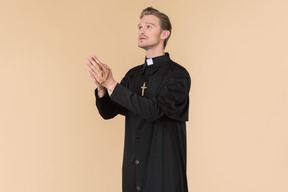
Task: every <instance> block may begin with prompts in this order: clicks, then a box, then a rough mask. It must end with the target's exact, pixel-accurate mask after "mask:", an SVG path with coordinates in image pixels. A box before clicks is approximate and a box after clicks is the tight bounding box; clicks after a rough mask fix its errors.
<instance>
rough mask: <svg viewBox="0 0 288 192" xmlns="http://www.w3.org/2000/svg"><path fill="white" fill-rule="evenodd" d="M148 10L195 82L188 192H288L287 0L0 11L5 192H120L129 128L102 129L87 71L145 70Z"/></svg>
mask: <svg viewBox="0 0 288 192" xmlns="http://www.w3.org/2000/svg"><path fill="white" fill-rule="evenodd" d="M147 6H153V7H155V8H157V9H159V10H160V11H163V12H164V13H166V14H167V15H168V16H169V17H170V18H171V21H172V25H173V32H172V36H171V39H170V40H169V42H168V46H167V50H166V51H168V52H169V53H170V55H171V58H172V59H173V60H175V61H177V62H178V63H180V64H181V65H183V66H184V67H185V68H187V70H188V71H189V73H190V75H191V78H192V87H191V88H192V89H191V92H190V99H191V101H190V115H189V117H190V120H189V122H188V124H187V137H188V143H187V145H188V151H187V153H188V169H187V174H188V184H189V189H190V191H191V192H243V191H245V192H258V191H259V192H260V191H261V192H287V191H288V182H287V181H288V163H287V162H288V139H287V138H288V120H287V119H288V118H287V117H288V75H287V74H288V54H287V52H288V46H287V45H288V37H287V34H288V27H287V21H288V13H287V7H288V2H287V1H286V0H282V1H281V0H189V1H188V0H187V1H183V0H179V1H167V0H165V1H164V0H142V1H141V0H123V1H118V0H114V1H104V0H103V1H99V0H93V1H92V0H81V1H80V0H78V1H68V0H57V1H51V0H50V1H48V0H46V1H45V0H43V1H36V0H26V1H20V0H9V1H8V0H1V6H0V24H1V26H0V27H1V28H0V90H1V95H0V118H1V120H0V191H1V192H92V191H93V192H95V191H97V192H120V191H121V171H122V170H121V168H122V167H121V166H122V153H123V140H124V117H122V116H118V117H116V118H115V119H113V120H109V121H105V120H102V119H101V117H100V116H99V114H98V111H97V109H96V107H95V98H94V89H95V88H96V87H95V85H94V84H93V82H92V80H91V78H90V75H89V73H88V70H87V66H86V60H87V57H88V56H89V55H92V54H96V55H97V56H98V57H99V59H100V60H101V61H102V62H104V63H107V64H108V65H109V66H110V67H111V68H112V69H113V73H114V77H115V79H116V80H118V81H120V80H121V78H122V77H123V76H124V75H125V73H126V72H127V71H128V70H129V69H130V68H131V67H133V66H135V65H139V64H142V63H143V62H144V56H145V55H144V54H145V53H144V51H143V50H141V49H139V48H138V47H137V24H138V22H139V15H140V12H141V11H142V9H144V8H146V7H147Z"/></svg>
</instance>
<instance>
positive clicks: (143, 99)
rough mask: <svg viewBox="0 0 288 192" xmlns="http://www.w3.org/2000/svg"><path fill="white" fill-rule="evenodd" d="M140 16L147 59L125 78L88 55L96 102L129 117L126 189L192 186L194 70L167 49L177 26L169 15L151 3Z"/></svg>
mask: <svg viewBox="0 0 288 192" xmlns="http://www.w3.org/2000/svg"><path fill="white" fill-rule="evenodd" d="M140 19H141V20H140V23H139V25H138V28H139V29H138V30H139V35H138V46H139V47H140V48H143V49H144V50H145V52H146V58H145V64H143V65H139V66H136V67H134V68H132V69H131V70H130V71H128V73H127V74H126V75H125V77H124V78H123V79H122V81H121V83H117V82H116V81H115V80H114V78H113V75H112V71H111V69H110V68H109V67H108V66H107V65H105V64H103V63H101V62H100V61H99V60H98V59H97V58H96V57H95V56H92V57H89V58H88V63H87V64H88V67H89V72H90V74H91V77H92V79H93V81H94V82H95V83H96V85H97V86H98V88H97V89H96V90H95V96H96V105H97V108H98V110H99V113H100V114H101V116H102V117H103V118H104V119H110V118H113V117H115V116H116V115H118V114H122V115H124V116H125V117H126V119H125V144H124V145H125V146H124V157H123V170H122V171H123V172H122V176H123V179H122V184H123V192H135V191H145V192H187V191H188V189H187V178H186V123H185V122H186V121H187V120H188V105H189V90H190V76H189V74H188V72H187V71H186V70H185V68H183V67H182V66H180V65H179V64H177V63H175V62H173V61H172V60H171V59H170V57H169V54H168V53H165V52H164V49H165V46H166V44H167V41H168V39H169V37H170V35H171V29H172V27H171V23H170V21H169V18H168V17H167V16H166V15H165V14H163V13H161V12H159V11H158V10H156V9H154V8H152V7H148V8H146V9H144V10H143V11H142V13H141V16H140ZM107 90H109V91H110V92H111V94H110V95H109V94H108V91H107Z"/></svg>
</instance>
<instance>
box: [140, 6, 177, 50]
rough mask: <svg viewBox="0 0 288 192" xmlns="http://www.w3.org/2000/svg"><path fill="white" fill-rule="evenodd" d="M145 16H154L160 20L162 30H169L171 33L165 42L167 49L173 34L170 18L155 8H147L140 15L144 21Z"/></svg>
mask: <svg viewBox="0 0 288 192" xmlns="http://www.w3.org/2000/svg"><path fill="white" fill-rule="evenodd" d="M145 15H154V16H156V17H158V18H159V20H160V26H161V29H162V30H167V31H169V32H170V33H169V36H168V37H167V38H166V39H165V40H164V48H165V47H166V45H167V42H168V40H169V38H170V36H171V32H172V25H171V22H170V19H169V17H168V16H167V15H165V14H164V13H161V12H160V11H158V10H157V9H154V8H153V7H147V8H146V9H143V11H142V12H141V15H140V19H142V18H143V17H144V16H145Z"/></svg>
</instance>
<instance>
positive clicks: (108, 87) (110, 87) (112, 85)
mask: <svg viewBox="0 0 288 192" xmlns="http://www.w3.org/2000/svg"><path fill="white" fill-rule="evenodd" d="M116 85H117V82H116V81H113V83H111V84H109V86H107V89H108V90H109V91H111V92H113V91H114V89H115V87H116Z"/></svg>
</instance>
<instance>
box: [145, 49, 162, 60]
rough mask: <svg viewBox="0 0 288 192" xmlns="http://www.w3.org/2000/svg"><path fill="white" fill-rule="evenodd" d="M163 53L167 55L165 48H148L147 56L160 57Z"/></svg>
mask: <svg viewBox="0 0 288 192" xmlns="http://www.w3.org/2000/svg"><path fill="white" fill-rule="evenodd" d="M162 55H165V52H164V49H159V50H151V49H147V50H146V57H147V58H154V57H159V56H162Z"/></svg>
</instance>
